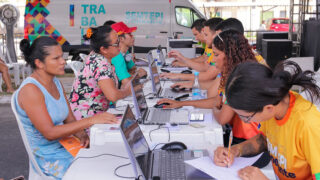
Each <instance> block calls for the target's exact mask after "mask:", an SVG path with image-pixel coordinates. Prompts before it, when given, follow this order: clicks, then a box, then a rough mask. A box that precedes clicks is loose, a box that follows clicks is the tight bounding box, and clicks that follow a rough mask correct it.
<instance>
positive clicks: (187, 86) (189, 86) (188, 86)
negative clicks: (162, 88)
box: [170, 81, 193, 89]
mask: <svg viewBox="0 0 320 180" xmlns="http://www.w3.org/2000/svg"><path fill="white" fill-rule="evenodd" d="M192 86H193V82H192V81H188V82H177V83H174V84H173V85H171V86H170V87H171V88H175V87H179V88H180V89H182V88H185V89H192Z"/></svg>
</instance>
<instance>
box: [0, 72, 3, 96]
mask: <svg viewBox="0 0 320 180" xmlns="http://www.w3.org/2000/svg"><path fill="white" fill-rule="evenodd" d="M2 82H3V79H2V74H1V73H0V92H2Z"/></svg>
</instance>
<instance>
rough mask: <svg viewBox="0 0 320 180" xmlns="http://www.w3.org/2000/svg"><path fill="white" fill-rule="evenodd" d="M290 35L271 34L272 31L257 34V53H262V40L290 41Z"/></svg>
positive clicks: (285, 33)
mask: <svg viewBox="0 0 320 180" xmlns="http://www.w3.org/2000/svg"><path fill="white" fill-rule="evenodd" d="M288 38H289V34H288V32H270V31H267V32H266V31H263V32H257V41H256V46H257V51H258V52H259V53H261V52H262V39H288Z"/></svg>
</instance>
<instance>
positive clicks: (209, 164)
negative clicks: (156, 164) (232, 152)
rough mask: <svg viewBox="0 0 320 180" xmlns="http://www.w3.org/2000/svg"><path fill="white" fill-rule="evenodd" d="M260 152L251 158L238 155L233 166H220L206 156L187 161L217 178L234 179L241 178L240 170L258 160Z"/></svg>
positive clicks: (222, 179)
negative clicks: (239, 175)
mask: <svg viewBox="0 0 320 180" xmlns="http://www.w3.org/2000/svg"><path fill="white" fill-rule="evenodd" d="M261 155H262V153H261V154H259V155H257V156H254V157H250V158H243V157H238V158H235V160H234V163H233V164H232V166H231V167H229V168H227V167H220V166H217V165H215V164H214V163H213V160H212V159H210V157H208V156H205V157H201V158H198V159H193V160H188V161H185V163H187V164H189V165H191V166H193V167H194V168H196V169H199V170H200V171H202V172H204V173H206V174H208V175H209V176H211V177H213V178H216V179H218V180H224V179H228V180H233V179H240V178H239V177H238V171H239V170H240V169H242V168H244V167H246V166H251V165H252V164H253V163H254V162H256V161H257V160H258V159H259V158H260V156H261Z"/></svg>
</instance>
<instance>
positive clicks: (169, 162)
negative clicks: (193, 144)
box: [159, 150, 186, 180]
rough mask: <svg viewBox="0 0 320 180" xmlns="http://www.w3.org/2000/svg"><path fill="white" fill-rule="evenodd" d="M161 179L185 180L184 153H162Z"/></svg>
mask: <svg viewBox="0 0 320 180" xmlns="http://www.w3.org/2000/svg"><path fill="white" fill-rule="evenodd" d="M159 160H160V177H161V179H166V180H185V179H186V177H185V176H186V175H185V172H186V170H185V165H184V156H183V151H180V150H178V151H160V159H159Z"/></svg>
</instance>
